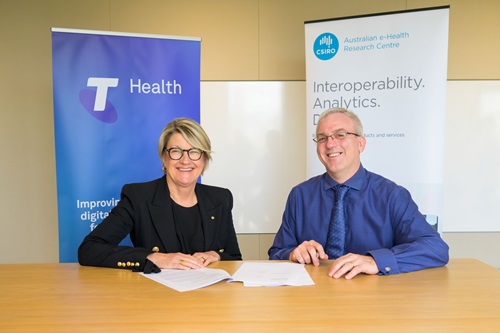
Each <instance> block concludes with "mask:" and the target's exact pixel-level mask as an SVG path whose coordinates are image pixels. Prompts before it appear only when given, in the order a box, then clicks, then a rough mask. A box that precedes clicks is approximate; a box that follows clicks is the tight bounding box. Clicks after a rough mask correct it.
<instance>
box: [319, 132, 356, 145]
mask: <svg viewBox="0 0 500 333" xmlns="http://www.w3.org/2000/svg"><path fill="white" fill-rule="evenodd" d="M349 134H350V135H355V136H361V135H359V134H357V133H352V132H344V131H342V132H336V133H333V134H331V135H318V136H317V137H315V138H314V139H313V141H314V142H316V143H326V142H327V141H328V138H331V139H332V140H337V141H342V140H345V139H346V138H347V136H348V135H349Z"/></svg>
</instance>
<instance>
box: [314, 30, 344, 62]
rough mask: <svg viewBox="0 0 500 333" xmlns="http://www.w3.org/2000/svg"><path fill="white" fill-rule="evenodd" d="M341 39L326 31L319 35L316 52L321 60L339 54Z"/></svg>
mask: <svg viewBox="0 0 500 333" xmlns="http://www.w3.org/2000/svg"><path fill="white" fill-rule="evenodd" d="M338 49H339V40H338V39H337V37H336V36H335V35H334V34H332V33H330V32H325V33H322V34H321V35H319V36H318V37H317V38H316V40H315V41H314V54H315V55H316V57H317V58H318V59H319V60H330V59H332V58H333V57H335V56H336V55H337V51H338Z"/></svg>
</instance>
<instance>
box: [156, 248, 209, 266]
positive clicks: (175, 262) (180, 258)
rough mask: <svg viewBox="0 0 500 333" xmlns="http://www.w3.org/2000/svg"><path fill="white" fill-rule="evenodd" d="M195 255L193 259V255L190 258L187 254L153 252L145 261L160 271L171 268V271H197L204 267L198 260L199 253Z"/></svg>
mask: <svg viewBox="0 0 500 333" xmlns="http://www.w3.org/2000/svg"><path fill="white" fill-rule="evenodd" d="M211 252H213V251H211ZM205 253H210V252H205ZM205 253H203V255H205ZM214 253H215V252H214ZM215 254H217V253H215ZM195 255H197V257H195V256H194V255H193V256H191V255H189V254H184V253H180V252H177V253H160V252H155V253H151V254H150V255H148V256H147V259H148V260H150V261H152V262H153V263H154V264H155V265H156V266H158V268H160V269H163V268H173V269H184V270H186V269H198V268H203V267H205V266H206V265H204V262H203V261H201V260H200V259H199V258H198V257H200V253H198V254H196V253H195ZM206 258H208V255H206Z"/></svg>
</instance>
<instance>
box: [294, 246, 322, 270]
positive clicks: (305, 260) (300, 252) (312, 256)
mask: <svg viewBox="0 0 500 333" xmlns="http://www.w3.org/2000/svg"><path fill="white" fill-rule="evenodd" d="M327 259H328V255H327V254H326V253H325V250H323V246H322V245H321V244H319V243H318V242H316V241H314V240H310V241H304V242H302V244H300V245H299V246H297V247H296V248H295V249H293V250H292V252H290V260H291V261H294V262H298V263H300V264H313V265H314V266H319V261H320V260H327Z"/></svg>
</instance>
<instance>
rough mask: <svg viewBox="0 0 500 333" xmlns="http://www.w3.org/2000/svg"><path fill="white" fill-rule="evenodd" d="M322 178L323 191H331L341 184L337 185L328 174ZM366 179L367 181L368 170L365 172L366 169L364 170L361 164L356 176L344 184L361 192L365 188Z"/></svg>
mask: <svg viewBox="0 0 500 333" xmlns="http://www.w3.org/2000/svg"><path fill="white" fill-rule="evenodd" d="M322 178H323V189H325V190H329V189H331V188H334V187H335V186H337V185H339V183H337V182H336V181H335V180H333V179H332V177H330V176H329V175H328V173H327V172H325V173H324V174H323V176H322ZM365 179H366V170H365V168H363V165H362V164H360V165H359V169H358V171H356V173H355V174H354V176H352V177H351V178H349V179H348V180H347V181H346V182H345V183H344V185H347V186H349V187H351V188H353V189H356V190H358V191H359V190H360V189H361V187H362V186H363V184H364V182H365Z"/></svg>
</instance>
